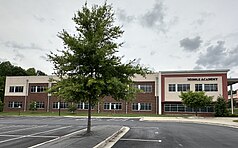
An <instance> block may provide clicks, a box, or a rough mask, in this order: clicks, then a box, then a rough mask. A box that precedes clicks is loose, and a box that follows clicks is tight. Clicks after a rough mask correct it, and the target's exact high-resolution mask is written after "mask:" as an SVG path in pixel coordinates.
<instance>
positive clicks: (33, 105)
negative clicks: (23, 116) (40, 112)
mask: <svg viewBox="0 0 238 148" xmlns="http://www.w3.org/2000/svg"><path fill="white" fill-rule="evenodd" d="M29 110H31V111H36V110H37V108H36V102H31V103H30V106H29Z"/></svg>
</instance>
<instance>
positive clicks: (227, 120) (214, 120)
mask: <svg viewBox="0 0 238 148" xmlns="http://www.w3.org/2000/svg"><path fill="white" fill-rule="evenodd" d="M233 120H238V117H187V118H186V117H142V118H141V121H156V122H188V123H205V124H212V125H220V126H228V127H233V128H238V122H233Z"/></svg>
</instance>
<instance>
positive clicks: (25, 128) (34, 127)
mask: <svg viewBox="0 0 238 148" xmlns="http://www.w3.org/2000/svg"><path fill="white" fill-rule="evenodd" d="M45 126H46V125H43V126H33V127H29V128H23V129H17V130H12V131H6V132H1V133H0V134H6V133H12V132H19V131H24V130H28V129H34V128H39V127H45Z"/></svg>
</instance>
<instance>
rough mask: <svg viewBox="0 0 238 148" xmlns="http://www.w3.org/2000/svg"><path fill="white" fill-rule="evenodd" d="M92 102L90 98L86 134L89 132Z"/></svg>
mask: <svg viewBox="0 0 238 148" xmlns="http://www.w3.org/2000/svg"><path fill="white" fill-rule="evenodd" d="M91 106H92V101H91V98H89V99H88V126H87V133H90V132H91V108H92V107H91Z"/></svg>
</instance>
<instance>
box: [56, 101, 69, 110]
mask: <svg viewBox="0 0 238 148" xmlns="http://www.w3.org/2000/svg"><path fill="white" fill-rule="evenodd" d="M60 108H62V109H65V108H68V103H67V102H60ZM53 109H59V102H53Z"/></svg>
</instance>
